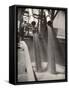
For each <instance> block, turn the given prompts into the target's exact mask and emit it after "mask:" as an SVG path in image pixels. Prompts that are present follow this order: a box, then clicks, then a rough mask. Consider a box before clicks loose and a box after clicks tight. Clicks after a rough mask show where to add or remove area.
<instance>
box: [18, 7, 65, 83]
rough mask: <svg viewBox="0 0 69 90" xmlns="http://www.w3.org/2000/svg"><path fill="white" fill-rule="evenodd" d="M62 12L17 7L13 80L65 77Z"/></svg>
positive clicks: (41, 79) (26, 80)
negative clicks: (14, 73)
mask: <svg viewBox="0 0 69 90" xmlns="http://www.w3.org/2000/svg"><path fill="white" fill-rule="evenodd" d="M66 32H67V31H66V11H65V9H60V8H59V9H57V8H29V7H27V8H26V7H23V8H22V7H21V8H20V7H19V8H18V9H17V82H30V81H34V82H35V81H49V80H50V81H51V80H57V81H58V80H65V79H66V62H67V60H66V54H65V53H66V52H65V50H66Z"/></svg>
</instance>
